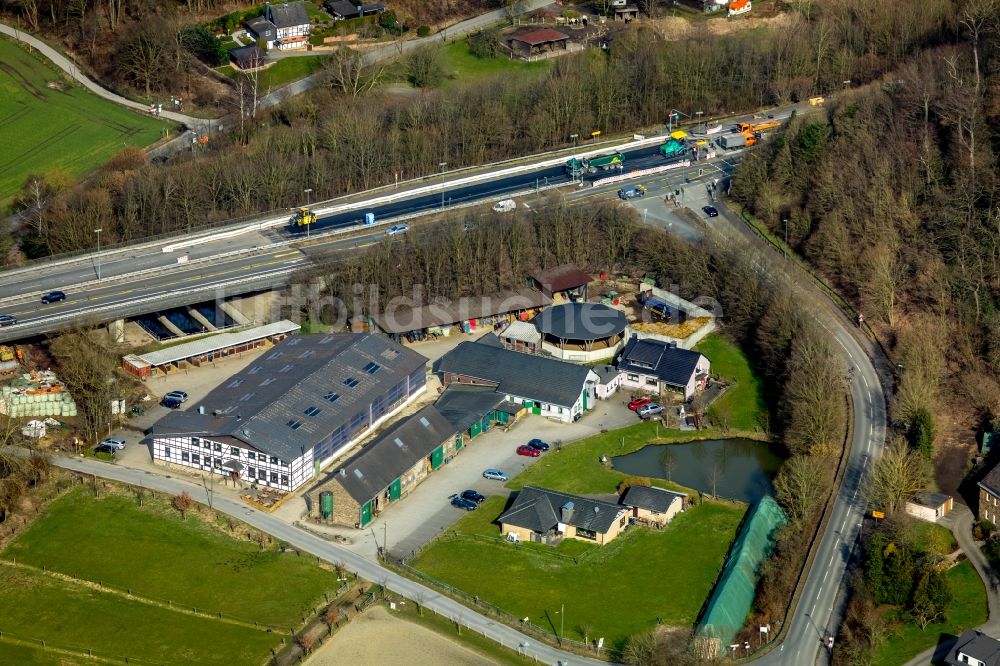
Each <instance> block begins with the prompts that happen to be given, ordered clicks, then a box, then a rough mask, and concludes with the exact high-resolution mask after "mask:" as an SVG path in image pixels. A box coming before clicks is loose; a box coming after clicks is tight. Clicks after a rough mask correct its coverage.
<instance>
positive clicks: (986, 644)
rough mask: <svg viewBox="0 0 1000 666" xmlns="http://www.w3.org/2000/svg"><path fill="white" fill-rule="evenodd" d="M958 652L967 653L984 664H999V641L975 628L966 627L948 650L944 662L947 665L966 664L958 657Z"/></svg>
mask: <svg viewBox="0 0 1000 666" xmlns="http://www.w3.org/2000/svg"><path fill="white" fill-rule="evenodd" d="M959 654H966V655H969V656H970V657H972V658H973V659H976V660H978V661H980V662H982V663H983V664H985V665H986V666H1000V641H998V640H997V639H995V638H992V637H991V636H987V635H986V634H984V633H982V632H980V631H976V630H975V629H966V630H965V631H964V632H962V635H961V636H959V637H958V640H957V641H955V646H954V647H953V648H952V649H951V650H949V651H948V655H947V656H946V657H945V663H946V664H949V666H959V664H968V661H960V660H959V659H958V655H959Z"/></svg>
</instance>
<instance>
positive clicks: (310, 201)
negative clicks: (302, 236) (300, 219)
mask: <svg viewBox="0 0 1000 666" xmlns="http://www.w3.org/2000/svg"><path fill="white" fill-rule="evenodd" d="M312 191H313V189H312V188H311V187H307V188H306V189H304V190H303V192H305V194H306V209H308V208H309V206H310V204H311V203H312V197H311V196H310V195H311V194H312ZM308 212H309V213H312V211H311V210H310V211H308ZM310 227H312V224H307V225H306V240H309V228H310Z"/></svg>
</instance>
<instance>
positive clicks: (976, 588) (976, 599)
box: [872, 560, 986, 666]
mask: <svg viewBox="0 0 1000 666" xmlns="http://www.w3.org/2000/svg"><path fill="white" fill-rule="evenodd" d="M948 583H949V585H950V586H951V592H952V594H953V595H954V599H953V600H952V602H951V605H950V606H949V607H948V619H947V621H946V622H935V623H933V624H929V625H927V629H925V630H923V631H921V630H920V627H919V626H917V625H916V624H915V623H913V622H912V621H909V620H908V619H906V618H905V617H904V618H901V619H902V620H903V621H901V622H900V624H897V625H896V626H895V627H893V628H892V629H890V630H889V634H888V638H887V639H886V641H885V642H884V643H883V644H882V645H881V646H879V648H878V649H877V650H875V655H874V660H873V661H872V663H873V664H874V666H898V665H899V664H903V663H906V662H907V661H909V660H910V659H912V658H913V657H915V656H916V655H918V654H920V653H921V652H923V651H924V650H926V649H927V648H929V647H931V646H933V645H936V644H937V642H938V638H940V636H941V634H943V633H948V634H954V635H955V636H958V635H959V634H961V633H962V632H963V631H965V630H966V629H971V628H973V627H976V626H978V625H980V624H982V623H983V622H985V621H986V588H985V587H984V586H983V581H982V580H981V579H980V578H979V574H977V573H976V570H975V568H973V566H972V564H971V563H970V562H969V561H968V560H966V561H965V562H962V563H961V564H959V565H957V566H955V567H953V568H952V569H951V570H950V571H949V572H948ZM890 619H891V618H890Z"/></svg>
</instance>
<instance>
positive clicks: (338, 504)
mask: <svg viewBox="0 0 1000 666" xmlns="http://www.w3.org/2000/svg"><path fill="white" fill-rule="evenodd" d="M461 448H462V440H460V439H456V438H455V427H454V426H453V425H452V424H451V423H450V422H449V421H448V420H447V419H446V418H445V417H444V416H443V415H442V414H441V413H440V412H439V411H438V410H437V408H435V407H434V406H433V405H431V406H427V407H424V408H423V409H421V410H420V411H419V412H417V413H416V414H414V415H413V416H409V417H407V418H405V419H403V420H401V421H399V422H397V423H395V424H393V425H392V427H390V428H389V429H388V430H386V431H385V432H384V433H382V434H381V435H379V437H378V438H376V439H375V440H373V441H372V442H370V443H368V444H366V445H365V446H363V447H361V449H360V450H359V451H358V452H357V453H355V454H354V455H353V456H351V457H350V458H349V459H348V460H346V461H345V462H343V463H341V464H340V465H338V466H337V468H336V469H335V470H333V472H331V473H330V474H329V475H327V477H326V478H324V479H323V480H322V481H321V482H320V483H318V484H316V485H315V486H313V487H312V488H310V489H309V492H308V497H309V506H310V511H309V514H310V516H313V517H315V518H320V519H321V520H326V521H330V522H333V523H336V524H339V525H346V526H348V527H357V528H363V527H365V526H366V525H368V524H369V523H370V522H371V521H372V520H374V519H375V518H376V517H377V516H378V515H379V514H380V513H382V512H383V511H385V510H386V509H387V508H389V506H391V505H392V504H394V503H395V502H398V501H400V500H402V499H403V498H404V497H406V495H408V494H409V493H410V491H411V490H413V488H415V487H416V486H417V485H418V484H419V483H420V482H421V481H423V480H424V479H425V478H427V476H428V475H429V474H430V473H431V472H432V471H434V470H436V469H439V468H440V467H441V466H442V465H443V464H445V463H446V462H447V461H448V460H450V459H451V458H452V457H454V456H455V454H457V453H458V452H459V451H460V450H461Z"/></svg>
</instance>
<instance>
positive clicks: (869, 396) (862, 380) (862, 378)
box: [861, 375, 872, 400]
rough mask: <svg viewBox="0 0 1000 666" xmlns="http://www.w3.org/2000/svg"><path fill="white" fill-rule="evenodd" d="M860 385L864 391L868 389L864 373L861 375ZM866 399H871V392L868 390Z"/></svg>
mask: <svg viewBox="0 0 1000 666" xmlns="http://www.w3.org/2000/svg"><path fill="white" fill-rule="evenodd" d="M861 385H862V386H864V387H865V390H866V391H868V382H867V381H865V376H864V375H861ZM868 399H869V400H871V399H872V394H871V392H870V391H869V392H868Z"/></svg>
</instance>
